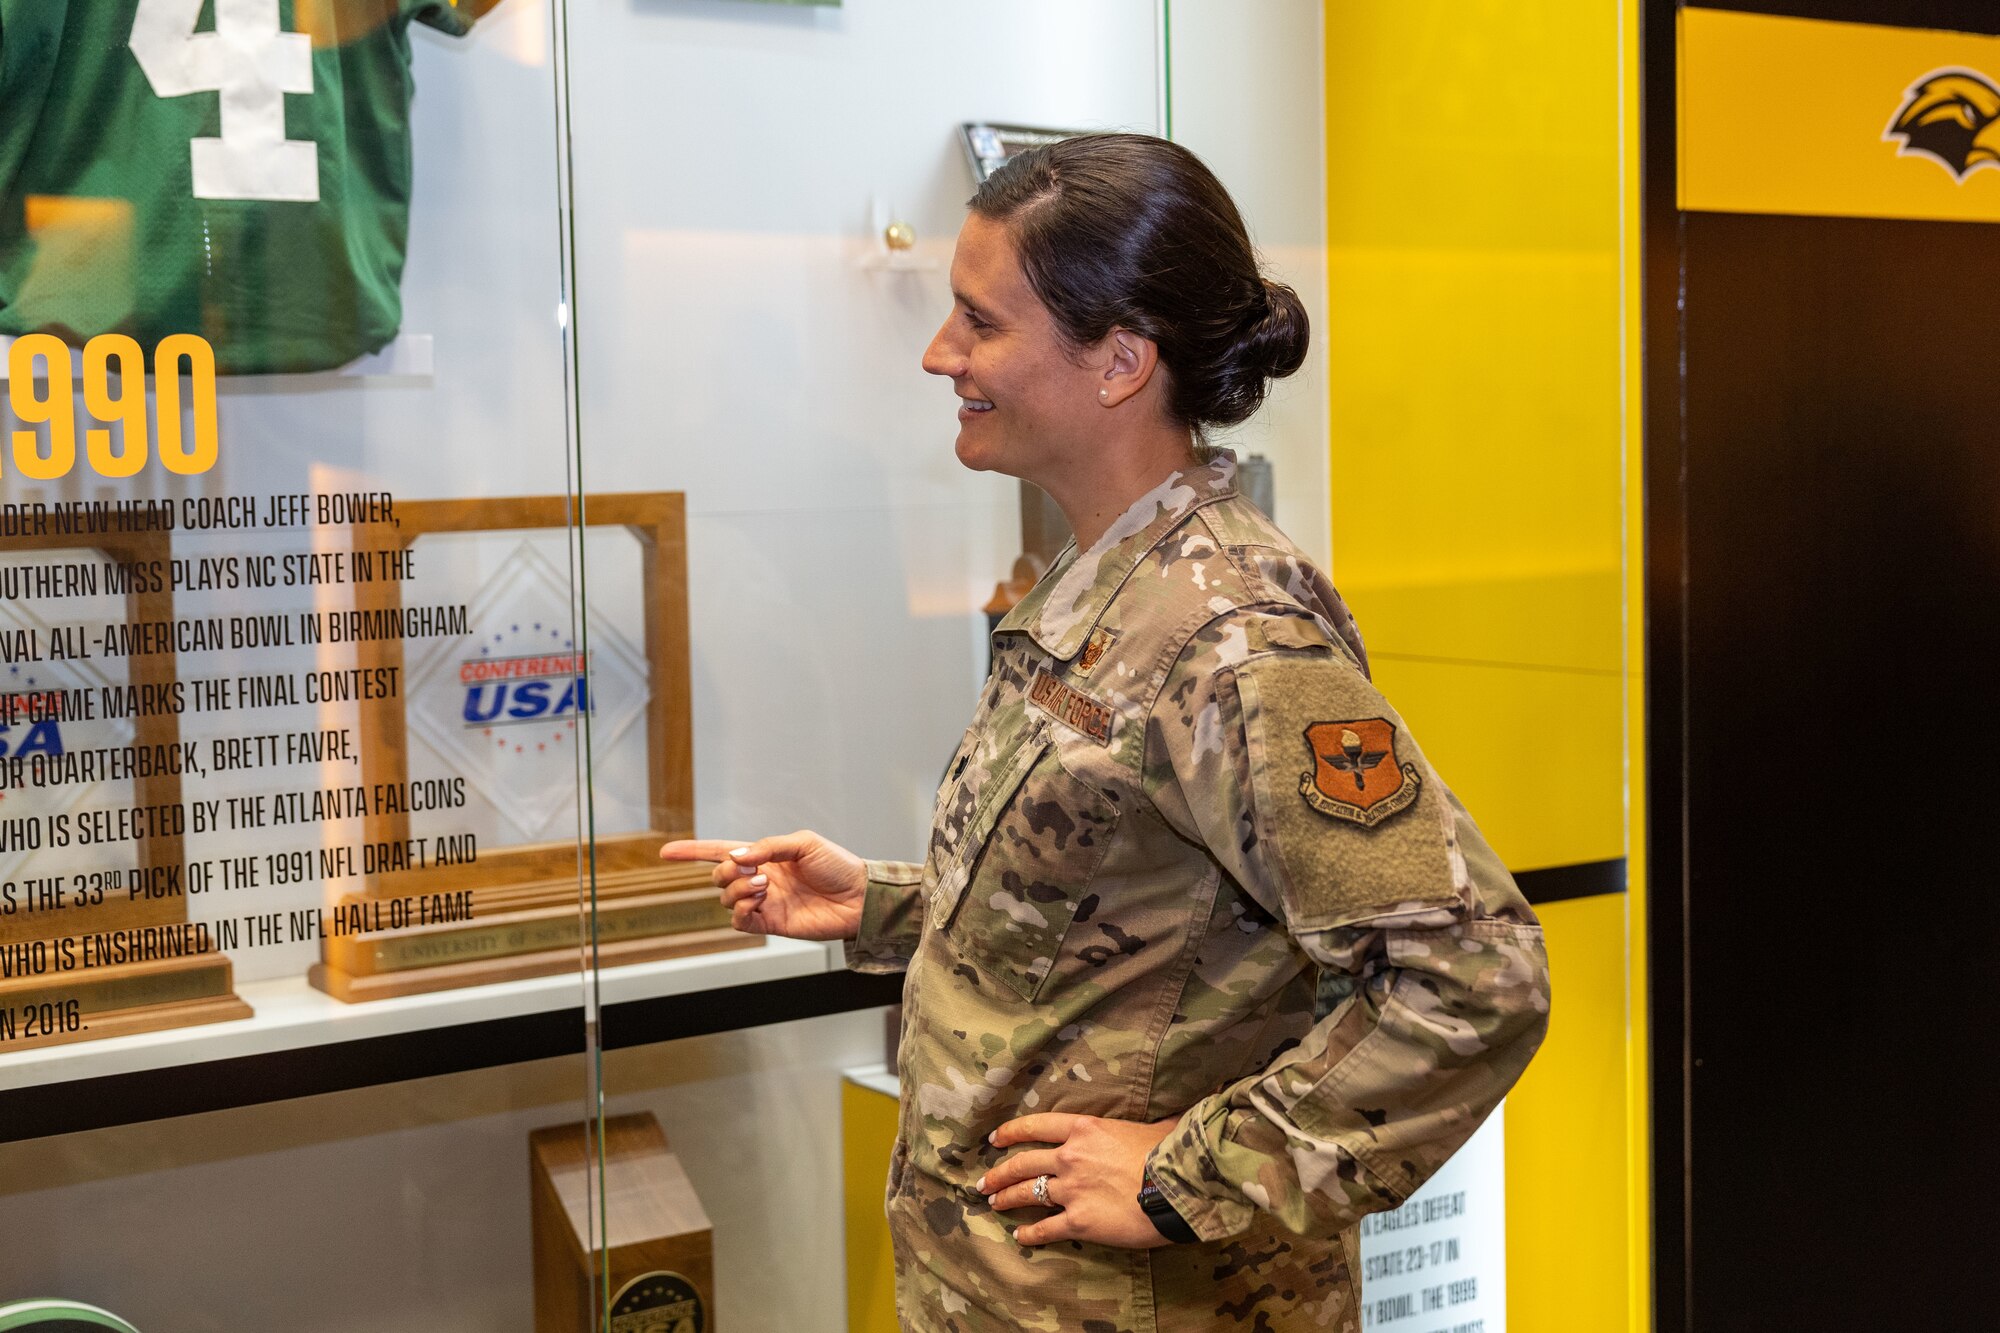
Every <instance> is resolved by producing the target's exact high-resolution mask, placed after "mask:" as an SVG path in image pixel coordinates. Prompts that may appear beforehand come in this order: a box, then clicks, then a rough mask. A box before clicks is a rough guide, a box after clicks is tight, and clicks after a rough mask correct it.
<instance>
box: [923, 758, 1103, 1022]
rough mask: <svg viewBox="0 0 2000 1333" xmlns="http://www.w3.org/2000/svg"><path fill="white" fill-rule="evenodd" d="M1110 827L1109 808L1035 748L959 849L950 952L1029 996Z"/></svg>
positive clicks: (1056, 949) (1041, 981)
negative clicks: (959, 890)
mask: <svg viewBox="0 0 2000 1333" xmlns="http://www.w3.org/2000/svg"><path fill="white" fill-rule="evenodd" d="M1117 824H1118V808H1117V807H1116V806H1115V805H1113V804H1112V803H1111V802H1110V801H1109V800H1108V799H1107V798H1106V797H1105V796H1104V794H1103V793H1102V792H1100V791H1098V790H1097V789H1096V788H1095V787H1092V786H1091V785H1090V784H1088V783H1086V782H1082V781H1080V780H1079V779H1077V778H1075V777H1073V776H1072V775H1071V774H1070V773H1069V771H1068V770H1067V769H1065V768H1064V767H1063V765H1062V761H1061V759H1060V758H1059V757H1058V756H1057V754H1056V751H1055V749H1054V748H1053V746H1050V745H1047V744H1044V745H1043V746H1042V747H1040V749H1039V751H1038V752H1037V753H1036V755H1035V756H1034V758H1033V760H1032V761H1031V762H1029V763H1028V764H1026V765H1024V766H1023V768H1022V770H1021V773H1020V776H1019V778H1018V779H1016V781H1015V784H1014V786H1013V789H1012V790H1011V791H1009V792H1008V793H1006V795H1005V796H1004V798H1002V799H999V800H996V801H995V803H994V807H993V811H992V814H991V815H990V816H989V818H988V819H987V821H986V826H985V828H984V829H982V830H980V833H981V836H980V838H979V840H978V842H977V843H976V844H975V845H971V846H969V847H968V848H967V850H966V852H965V855H964V857H963V860H962V862H961V864H962V865H963V866H964V867H966V870H965V874H966V886H965V889H964V891H963V899H962V901H961V903H960V905H959V907H958V911H957V913H956V915H955V916H954V917H953V918H952V919H951V922H950V929H949V936H950V939H951V943H952V946H953V947H954V948H955V949H956V950H957V951H958V952H959V953H960V954H961V955H962V956H963V957H965V958H966V959H968V960H969V961H971V962H972V963H973V964H974V965H975V966H976V967H977V968H978V969H979V970H980V971H981V972H983V973H984V974H986V975H987V976H990V977H992V978H993V979H994V980H996V981H998V982H1000V983H1001V984H1002V985H1004V986H1006V987H1007V989H1009V990H1011V991H1013V992H1014V993H1015V994H1016V995H1019V996H1020V997H1021V998H1022V999H1025V1000H1034V999H1037V998H1039V997H1040V995H1041V994H1042V991H1043V989H1044V987H1045V984H1046V983H1047V981H1048V979H1049V977H1050V975H1051V973H1052V972H1053V971H1054V970H1055V966H1056V960H1057V959H1058V958H1059V957H1060V956H1061V954H1062V945H1063V939H1064V937H1065V936H1066V935H1067V934H1068V933H1069V928H1070V925H1071V923H1072V922H1073V921H1074V920H1075V918H1076V913H1077V908H1078V905H1079V904H1081V903H1082V902H1083V901H1084V899H1085V898H1087V897H1088V896H1089V894H1090V884H1091V880H1092V879H1093V878H1095V876H1096V874H1097V869H1098V867H1099V866H1100V865H1101V864H1102V863H1103V861H1104V855H1105V852H1106V851H1107V850H1108V849H1109V848H1110V846H1111V835H1112V831H1113V830H1114V829H1115V828H1116V827H1117Z"/></svg>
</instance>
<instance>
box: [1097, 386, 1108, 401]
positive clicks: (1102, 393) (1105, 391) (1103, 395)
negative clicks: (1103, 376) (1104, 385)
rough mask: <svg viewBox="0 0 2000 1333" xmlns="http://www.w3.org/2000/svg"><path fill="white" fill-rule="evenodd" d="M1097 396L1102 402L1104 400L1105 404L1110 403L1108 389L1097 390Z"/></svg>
mask: <svg viewBox="0 0 2000 1333" xmlns="http://www.w3.org/2000/svg"><path fill="white" fill-rule="evenodd" d="M1097 396H1098V397H1099V398H1102V399H1103V400H1104V401H1105V402H1107V403H1108V402H1110V401H1111V390H1109V389H1099V390H1098V391H1097Z"/></svg>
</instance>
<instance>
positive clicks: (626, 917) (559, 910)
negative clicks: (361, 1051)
mask: <svg viewBox="0 0 2000 1333" xmlns="http://www.w3.org/2000/svg"><path fill="white" fill-rule="evenodd" d="M708 876H709V872H708V867H707V865H705V864H681V865H660V866H648V867H645V868H644V869H639V870H624V871H617V872H613V873H609V874H603V875H600V876H599V877H598V885H597V911H596V924H595V932H594V934H595V941H596V958H597V962H598V964H599V965H600V966H603V967H615V966H618V965H620V964H623V963H641V962H652V961H654V960H656V959H661V958H678V957H680V956H682V955H684V954H695V953H712V952H717V951H720V950H724V949H746V948H756V947H757V946H759V945H761V944H762V943H763V942H764V941H763V937H762V936H758V935H743V934H739V933H738V932H737V931H735V930H733V929H731V927H730V924H729V909H728V908H726V907H724V906H723V905H722V903H721V901H720V899H719V898H718V897H717V894H716V890H715V886H714V885H713V884H711V883H710V882H709V877H708ZM457 897H458V898H459V899H460V902H459V903H458V904H457V905H456V906H454V905H453V904H449V903H447V904H446V905H445V909H444V914H445V915H458V916H459V917H460V919H457V920H444V921H436V922H427V923H422V924H414V925H413V924H398V919H397V918H393V917H392V916H391V912H390V905H391V904H392V903H396V902H401V903H409V902H411V901H414V900H412V899H397V898H394V897H392V896H388V895H384V894H381V893H379V892H377V893H373V894H361V895H354V896H350V897H348V898H344V899H342V900H341V903H340V905H339V906H338V907H337V908H335V910H334V912H333V914H332V916H331V917H330V918H329V924H330V930H329V933H328V935H327V938H326V940H325V942H324V944H323V946H322V948H321V959H322V961H320V962H318V963H316V964H314V965H313V967H312V969H311V971H310V972H308V973H307V980H308V981H310V982H311V983H312V984H313V985H314V986H316V987H318V988H319V989H320V990H323V991H325V992H326V993H327V994H329V995H331V996H333V997H334V998H335V999H337V1000H343V1001H346V1002H348V1003H350V1004H353V1003H361V1002H365V1001H368V1000H386V999H389V998H391V997H393V996H397V995H420V994H424V993H426V992H429V991H440V990H453V989H456V988H458V987H462V986H484V985H489V984H491V983H494V982H499V981H519V980H521V979H523V978H526V977H541V976H551V975H554V974H556V973H560V972H575V971H578V970H579V968H580V966H581V960H582V957H583V955H582V953H581V950H582V949H583V947H584V946H585V944H586V943H588V942H589V941H588V940H586V938H585V931H586V929H587V926H586V921H585V917H584V913H583V911H582V908H581V907H580V906H579V904H578V902H577V899H576V882H575V880H574V879H563V880H555V881H548V880H545V881H541V882H538V883H536V882H531V883H526V884H503V885H494V886H489V887H485V888H478V889H473V890H470V891H469V893H467V894H463V895H457ZM468 900H469V908H470V913H469V915H465V914H464V913H463V911H462V910H459V909H460V908H462V907H463V906H465V905H468ZM399 910H402V911H403V916H404V918H407V916H408V914H409V911H411V910H415V909H408V908H405V909H399ZM424 910H425V911H429V910H431V908H430V907H428V906H427V907H425V908H424ZM357 925H358V926H360V927H362V928H361V929H359V930H352V931H350V930H345V929H343V927H351V926H357Z"/></svg>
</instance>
